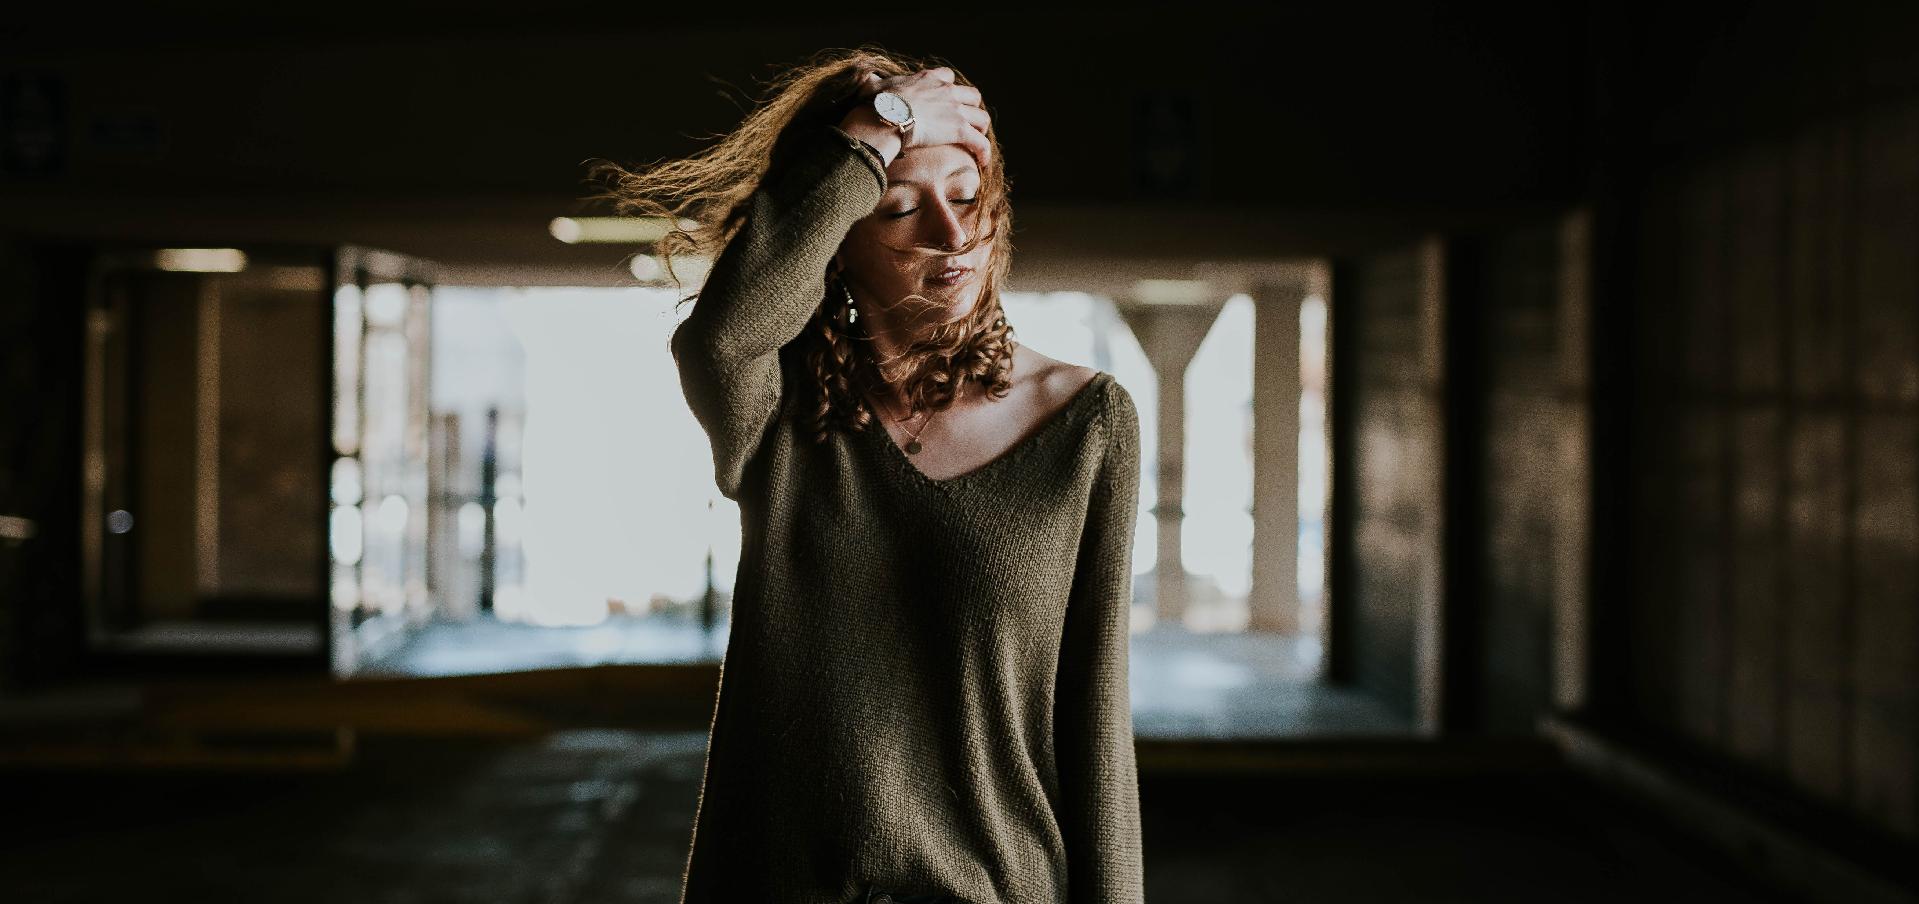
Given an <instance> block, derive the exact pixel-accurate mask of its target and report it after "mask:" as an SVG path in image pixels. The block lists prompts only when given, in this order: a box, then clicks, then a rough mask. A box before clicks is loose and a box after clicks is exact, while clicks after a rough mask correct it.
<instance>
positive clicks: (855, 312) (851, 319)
mask: <svg viewBox="0 0 1919 904" xmlns="http://www.w3.org/2000/svg"><path fill="white" fill-rule="evenodd" d="M839 283H840V295H841V296H843V297H844V298H845V299H846V322H847V323H858V322H860V309H859V308H856V307H854V306H853V290H852V289H848V288H847V287H846V280H844V279H842V280H840V281H839Z"/></svg>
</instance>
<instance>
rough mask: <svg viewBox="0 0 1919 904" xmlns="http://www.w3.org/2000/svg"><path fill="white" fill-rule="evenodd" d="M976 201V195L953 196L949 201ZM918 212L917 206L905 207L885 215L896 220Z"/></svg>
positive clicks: (955, 202)
mask: <svg viewBox="0 0 1919 904" xmlns="http://www.w3.org/2000/svg"><path fill="white" fill-rule="evenodd" d="M978 201H979V198H978V197H977V196H975V197H971V198H954V199H953V200H952V202H951V203H954V204H974V203H978ZM918 212H919V208H917V207H914V208H909V209H907V210H902V211H900V212H898V213H890V214H887V215H886V216H887V218H888V219H893V220H897V219H899V218H900V217H903V216H906V215H907V214H909V213H918Z"/></svg>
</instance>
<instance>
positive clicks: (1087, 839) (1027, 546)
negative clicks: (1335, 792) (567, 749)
mask: <svg viewBox="0 0 1919 904" xmlns="http://www.w3.org/2000/svg"><path fill="white" fill-rule="evenodd" d="M883 92H884V93H887V94H890V95H892V96H891V97H882V96H881V95H882V93H883ZM901 101H903V102H904V103H900V102H901ZM882 110H884V111H885V112H887V113H891V114H893V116H894V118H895V120H901V119H904V116H902V114H903V113H905V111H907V110H910V117H911V119H910V125H904V124H903V123H901V122H895V121H889V120H888V119H887V117H886V116H885V115H883V114H882ZM606 169H607V171H609V172H610V173H611V174H612V175H613V176H614V177H615V183H614V187H615V191H614V197H616V198H617V199H618V200H620V201H621V202H622V203H621V207H622V208H623V209H624V210H626V211H628V212H633V213H648V214H653V215H662V216H668V217H673V218H676V219H678V221H679V222H680V223H681V225H683V226H687V227H688V229H689V230H690V231H676V232H674V233H672V234H671V235H669V236H668V237H667V240H666V241H664V242H663V243H662V247H661V251H662V252H663V253H664V254H665V255H666V256H667V257H668V269H669V272H670V271H671V255H672V253H673V252H674V251H675V250H687V249H693V250H706V251H709V252H710V251H713V250H715V249H717V250H718V253H717V255H716V257H715V258H714V260H713V265H712V267H711V269H710V270H709V272H708V274H707V277H706V280H705V283H704V286H703V287H702V289H701V290H700V291H699V292H698V294H697V295H696V296H693V297H692V298H689V299H688V300H695V301H696V303H695V304H694V306H693V310H692V312H691V313H690V314H689V315H688V316H687V317H686V319H685V320H684V321H682V323H681V325H680V326H679V328H678V329H677V330H676V332H675V333H674V334H673V338H672V343H671V345H672V352H673V355H674V359H675V361H676V364H677V366H678V368H679V373H680V380H681V387H682V389H683V391H684V393H685V395H686V399H687V402H688V404H689V405H690V406H691V408H692V410H693V413H694V415H695V417H696V418H697V419H698V421H699V423H700V424H701V426H702V427H703V428H704V429H705V430H706V432H707V435H708V438H709V440H710V441H711V444H712V449H713V462H714V475H715V478H716V480H717V482H718V484H719V488H720V491H721V492H722V493H724V494H725V495H726V496H727V497H728V498H730V499H734V500H736V501H738V503H739V505H740V512H741V519H742V527H743V532H744V533H743V545H742V555H741V560H740V570H739V575H738V579H737V581H736V583H735V588H734V598H733V604H732V611H733V615H732V625H731V629H730V634H729V637H728V643H727V650H726V655H725V659H724V661H723V663H722V677H721V681H720V691H719V696H718V699H717V701H716V705H715V709H714V714H713V721H712V725H711V732H710V734H709V737H708V747H707V757H706V763H705V770H704V777H703V785H702V790H701V795H700V802H699V807H698V811H697V814H696V817H695V824H694V829H693V837H692V844H691V848H690V851H689V854H688V857H687V863H686V872H685V877H684V879H685V881H684V887H683V890H682V897H681V900H682V902H685V904H694V902H742V901H752V902H795V904H802V902H803V904H827V902H849V901H864V902H921V901H924V902H935V901H963V902H972V904H988V902H1034V904H1038V902H1067V901H1071V902H1074V904H1079V902H1118V901H1130V902H1137V901H1140V900H1141V899H1142V896H1143V895H1142V891H1141V873H1142V868H1141V841H1140V828H1139V804H1138V790H1137V778H1136V775H1137V773H1136V769H1135V763H1134V755H1133V737H1132V717H1131V713H1130V710H1129V706H1128V704H1129V698H1128V693H1127V686H1126V681H1127V658H1128V657H1127V652H1128V650H1127V639H1128V623H1129V619H1128V616H1129V613H1130V603H1131V591H1132V572H1131V564H1130V563H1131V559H1132V540H1133V519H1134V510H1135V506H1136V505H1137V504H1138V485H1139V465H1138V461H1139V427H1138V419H1137V413H1136V411H1135V409H1134V407H1133V402H1132V399H1131V397H1130V396H1129V395H1128V393H1127V392H1126V391H1125V390H1124V389H1123V388H1121V387H1120V385H1119V384H1118V383H1116V382H1114V380H1113V378H1112V375H1111V374H1108V373H1106V372H1104V371H1095V370H1091V369H1088V368H1084V367H1078V366H1073V365H1068V364H1064V363H1062V362H1059V361H1056V360H1054V359H1051V358H1048V357H1046V356H1045V355H1042V354H1040V353H1038V352H1037V351H1034V350H1032V349H1029V348H1027V347H1025V346H1024V345H1021V344H1019V343H1017V342H1015V341H1013V340H1012V338H1011V332H1012V331H1011V328H1010V327H1009V326H1008V325H1007V323H1006V320H1005V318H1004V316H1003V315H1002V313H1001V309H1000V299H999V291H1000V285H1001V282H1002V280H1003V279H1004V276H1005V273H1006V271H1007V268H1008V264H1009V258H1008V255H1009V252H1010V250H1011V245H1010V243H1009V241H1008V239H1007V234H1008V232H1009V229H1010V225H1011V209H1010V206H1009V205H1008V202H1007V186H1006V181H1005V175H1004V171H1003V169H1002V166H1001V162H1000V157H999V154H998V148H997V146H996V143H995V141H994V139H993V132H992V127H991V121H990V117H989V115H988V114H987V112H986V110H985V108H984V106H983V104H982V101H981V98H980V92H979V90H978V89H977V88H975V87H973V86H972V85H970V84H968V83H967V82H966V81H965V80H964V79H962V78H961V77H960V76H959V75H958V74H957V73H955V72H954V71H953V70H952V69H951V68H949V67H946V66H936V67H930V68H929V67H925V66H923V65H921V64H920V63H919V62H918V61H909V60H904V59H902V58H899V57H897V56H894V55H891V54H887V53H885V52H883V51H879V50H877V49H874V48H871V47H865V48H861V49H859V50H855V51H835V52H829V53H826V54H822V55H821V56H820V57H817V58H815V59H814V60H812V61H810V62H809V63H808V64H806V65H803V66H801V67H799V68H797V69H794V70H791V71H789V72H788V73H786V74H785V75H783V76H782V77H780V78H779V79H776V80H775V81H774V83H773V85H772V90H771V91H770V92H769V94H768V99H767V100H766V101H765V102H764V103H763V104H761V105H760V106H759V107H758V108H757V109H756V110H754V111H753V112H752V113H751V114H750V115H749V116H748V117H747V118H746V120H745V122H744V123H743V124H742V126H741V127H740V128H739V129H738V130H736V131H735V132H733V133H732V134H730V135H728V136H726V137H725V138H724V139H723V140H722V141H721V142H720V143H719V144H718V145H716V146H715V147H713V148H710V149H709V150H708V151H706V152H705V153H703V154H702V155H700V156H698V157H695V158H691V159H687V160H680V161H672V162H669V163H666V164H663V165H660V166H656V167H654V168H652V169H651V170H648V171H643V172H631V171H626V170H622V169H619V168H618V167H607V168H606ZM875 426H877V427H878V428H879V429H874V427H875Z"/></svg>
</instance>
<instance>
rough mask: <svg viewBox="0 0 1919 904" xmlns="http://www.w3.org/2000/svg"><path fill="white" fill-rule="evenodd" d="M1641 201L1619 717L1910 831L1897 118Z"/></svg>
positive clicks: (1905, 375)
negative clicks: (1629, 586)
mask: <svg viewBox="0 0 1919 904" xmlns="http://www.w3.org/2000/svg"><path fill="white" fill-rule="evenodd" d="M1642 210H1643V219H1642V221H1641V223H1642V227H1643V229H1644V235H1645V242H1644V243H1643V245H1642V246H1641V251H1640V255H1641V256H1640V258H1639V264H1640V266H1641V273H1642V278H1643V283H1642V285H1643V291H1642V292H1641V293H1640V295H1639V297H1638V298H1637V303H1638V304H1637V315H1638V316H1637V323H1638V328H1637V332H1636V335H1637V338H1638V339H1639V340H1640V346H1641V355H1640V357H1639V359H1638V361H1637V366H1636V373H1635V381H1636V384H1637V385H1636V388H1635V391H1634V393H1633V402H1634V406H1633V407H1634V411H1635V420H1634V423H1633V435H1634V438H1635V440H1636V441H1635V442H1634V443H1633V463H1634V471H1635V472H1636V474H1637V475H1638V477H1637V485H1636V487H1635V489H1636V490H1637V492H1635V494H1634V496H1633V505H1634V509H1633V512H1634V514H1633V520H1634V522H1635V523H1637V524H1639V525H1643V526H1644V528H1645V529H1644V530H1643V531H1641V532H1640V533H1639V534H1638V536H1639V537H1640V539H1641V542H1639V543H1638V544H1636V548H1635V551H1634V556H1633V562H1632V567H1633V575H1634V578H1635V581H1634V584H1633V592H1632V593H1631V595H1630V596H1629V597H1628V604H1629V605H1630V607H1631V609H1630V612H1631V615H1632V621H1633V628H1634V630H1633V632H1632V635H1631V640H1632V642H1633V644H1634V645H1635V646H1636V647H1638V648H1639V649H1641V650H1643V651H1644V653H1643V656H1642V657H1641V658H1636V659H1635V661H1634V664H1633V668H1632V670H1631V675H1630V679H1631V680H1630V691H1629V697H1628V701H1629V702H1628V705H1629V706H1630V707H1631V709H1632V712H1633V714H1634V715H1635V716H1636V717H1638V718H1640V719H1643V720H1644V721H1646V722H1648V723H1650V724H1652V725H1654V726H1656V727H1658V728H1659V729H1661V730H1664V731H1667V732H1670V733H1672V734H1673V735H1676V736H1678V737H1681V738H1684V739H1686V740H1688V741H1690V742H1692V743H1694V744H1696V745H1699V746H1700V747H1703V748H1706V749H1708V750H1710V751H1712V752H1713V753H1715V754H1719V755H1723V756H1726V757H1728V758H1731V759H1733V760H1736V761H1737V762H1739V763H1740V764H1742V765H1744V766H1747V767H1749V768H1751V769H1752V770H1754V771H1755V772H1758V773H1762V774H1764V775H1767V776H1770V777H1773V778H1776V779H1778V780H1780V781H1782V782H1788V783H1791V784H1792V785H1794V786H1796V787H1799V788H1801V789H1803V790H1805V791H1807V792H1809V793H1812V794H1814V795H1817V796H1819V797H1821V798H1823V799H1826V800H1829V801H1831V802H1833V803H1835V804H1839V805H1841V806H1844V807H1846V808H1848V809H1852V810H1855V811H1857V812H1858V813H1859V814H1860V815H1862V816H1864V817H1866V818H1867V819H1869V820H1871V821H1872V822H1874V823H1876V824H1879V825H1881V826H1884V827H1886V828H1889V829H1892V830H1894V831H1896V832H1899V833H1901V834H1905V835H1908V836H1911V835H1914V834H1915V830H1916V829H1919V825H1916V823H1915V807H1916V806H1919V781H1916V780H1919V775H1916V774H1915V773H1919V738H1915V736H1914V726H1915V722H1919V471H1916V470H1915V464H1916V463H1919V255H1916V254H1915V252H1914V249H1919V105H1913V104H1905V105H1897V106H1888V107H1883V108H1879V107H1875V108H1872V109H1869V110H1861V111H1859V112H1857V113H1850V114H1847V115H1844V116H1842V117H1838V118H1836V119H1833V120H1830V121H1826V122H1822V123H1819V124H1815V125H1809V126H1808V127H1806V128H1805V129H1804V130H1803V131H1800V132H1798V133H1796V134H1793V135H1790V136H1787V137H1784V138H1781V139H1776V140H1766V141H1758V142H1753V143H1750V144H1745V145H1741V146H1738V147H1735V148H1731V149H1728V150H1727V151H1725V152H1724V153H1723V154H1722V155H1718V156H1711V157H1706V158H1703V159H1700V160H1697V161H1693V162H1689V163H1688V164H1686V165H1684V166H1681V167H1676V168H1674V169H1673V170H1671V171H1668V172H1663V173H1660V174H1659V175H1658V176H1657V178H1656V179H1655V180H1654V181H1653V182H1652V183H1651V184H1650V186H1649V192H1648V194H1647V195H1646V200H1645V205H1644V207H1643V209H1642Z"/></svg>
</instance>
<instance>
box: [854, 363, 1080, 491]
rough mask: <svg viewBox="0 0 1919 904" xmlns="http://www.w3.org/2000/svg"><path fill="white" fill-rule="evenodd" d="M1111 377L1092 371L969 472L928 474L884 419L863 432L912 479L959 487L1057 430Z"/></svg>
mask: <svg viewBox="0 0 1919 904" xmlns="http://www.w3.org/2000/svg"><path fill="white" fill-rule="evenodd" d="M1112 378H1113V376H1112V374H1109V373H1107V372H1106V371H1103V370H1102V371H1098V372H1096V373H1094V374H1093V378H1092V379H1090V380H1087V381H1086V383H1085V384H1084V385H1082V386H1081V387H1080V388H1079V389H1077V390H1075V391H1074V393H1073V397H1072V398H1070V399H1067V400H1066V404H1064V405H1061V406H1060V407H1059V410H1058V411H1055V412H1053V413H1052V414H1050V415H1048V416H1047V418H1046V421H1045V422H1044V423H1042V424H1040V425H1039V426H1038V427H1035V428H1034V429H1032V430H1031V431H1029V432H1028V433H1027V434H1026V435H1025V436H1023V437H1021V438H1020V439H1018V440H1017V441H1015V442H1014V443H1013V444H1012V445H1011V446H1008V447H1007V448H1006V451H1004V452H1001V453H1000V454H999V455H997V456H995V457H994V458H993V459H992V460H991V461H988V462H987V463H985V464H983V465H980V466H979V467H977V468H974V469H973V470H971V471H966V472H964V473H960V474H955V475H953V476H951V477H929V476H927V474H926V472H925V471H922V470H920V468H919V465H916V464H914V463H913V459H912V458H911V457H910V456H908V455H907V453H906V450H905V449H902V448H900V445H899V443H896V442H894V441H893V435H892V433H891V432H889V431H888V430H887V429H886V424H885V423H884V422H882V421H879V420H877V419H875V421H874V422H873V424H872V425H871V428H872V429H869V430H868V431H866V432H870V433H873V434H874V435H875V437H876V438H877V439H878V440H879V441H880V443H881V444H882V445H884V446H886V448H887V449H888V450H889V451H888V452H887V453H886V454H888V455H890V456H891V457H892V459H893V460H894V461H895V462H897V463H898V464H899V465H900V467H901V470H904V471H906V472H907V473H908V474H910V475H912V477H913V478H914V479H915V480H918V481H919V482H921V483H925V484H928V485H931V486H936V487H951V486H959V485H961V484H965V483H968V482H971V481H972V480H974V479H976V478H979V477H981V476H983V475H985V474H987V473H989V472H991V471H995V470H998V469H999V468H1001V467H1004V466H1005V465H1006V464H1007V463H1008V462H1011V461H1013V460H1015V459H1018V458H1020V457H1021V456H1023V455H1024V454H1025V453H1026V451H1027V450H1028V449H1030V448H1032V447H1033V446H1034V445H1036V444H1037V443H1039V441H1040V440H1041V439H1042V438H1043V437H1045V436H1046V435H1048V434H1050V433H1052V432H1053V431H1054V430H1056V429H1058V428H1059V426H1060V425H1061V424H1064V423H1066V422H1067V421H1069V420H1071V419H1072V415H1073V413H1074V412H1075V411H1076V410H1078V409H1079V408H1080V407H1081V406H1083V405H1085V404H1086V403H1087V402H1088V401H1090V400H1091V399H1092V398H1094V397H1095V396H1096V395H1097V393H1098V390H1099V388H1100V385H1101V383H1102V382H1104V381H1106V380H1110V379H1112Z"/></svg>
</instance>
